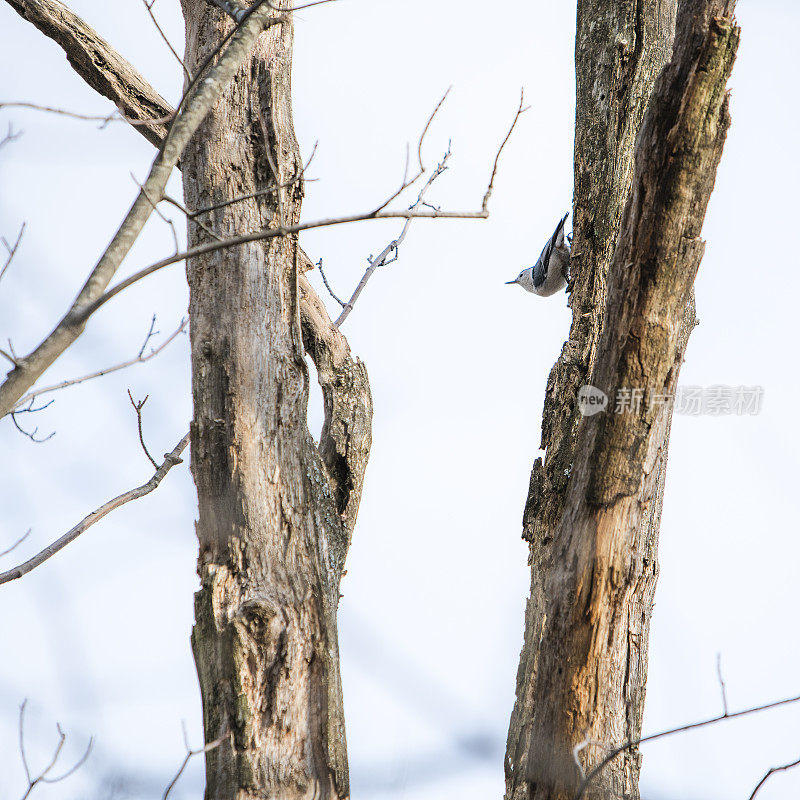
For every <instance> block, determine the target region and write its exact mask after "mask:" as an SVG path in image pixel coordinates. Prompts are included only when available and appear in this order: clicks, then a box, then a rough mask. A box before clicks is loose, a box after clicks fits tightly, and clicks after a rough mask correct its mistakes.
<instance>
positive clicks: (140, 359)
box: [14, 317, 189, 411]
mask: <svg viewBox="0 0 800 800" xmlns="http://www.w3.org/2000/svg"><path fill="white" fill-rule="evenodd" d="M153 322H155V317H153ZM188 323H189V320H188V319H186V318H184V319H181V322H180V325H178V327H177V328H176V330H174V331H173V332H172V333H171V334H170V335H169V336H168V337H167V338H166V339H164V341H163V342H161V344H160V345H158V347H154V348H152V349H151V350H150V352H149V353H147V354H146V355H145V352H144V351H145V349H146V348H147V344H148V342H149V341H150V339H151V338H152V337H153V336H155V335H156V334H155V333H153V328H152V325H151V327H150V331H149V332H148V334H147V338H146V339H145V341H144V344H143V345H142V346H141V348H140V349H139V352H138V354H137V355H136V356H134V357H133V358H131V359H129V360H128V361H123V362H122V363H121V364H115V365H114V366H112V367H105V368H103V369H100V370H97V371H96V372H90V373H89V374H88V375H81V377H80V378H70V379H69V380H66V381H61V382H60V383H55V384H53V385H52V386H44V387H43V388H41V389H36V390H35V391H33V392H29V393H28V394H26V395H25V396H24V397H21V398H20V399H19V401H18V402H17V404H16V406H15V407H14V410H15V411H16V409H18V408H20V407H21V406H23V405H25V403H28V402H30V401H31V400H33V399H34V398H36V397H39V396H40V395H43V394H49V393H50V392H57V391H60V390H61V389H66V388H67V387H68V386H76V385H77V384H79V383H84V382H85V381H91V380H94V379H95V378H102V377H103V376H104V375H110V374H111V373H112V372H118V371H119V370H121V369H127V368H128V367H132V366H134V365H135V364H144V363H145V362H147V361H149V360H150V359H151V358H155V357H156V356H157V355H158V354H159V353H160V352H161V351H162V350H164V348H165V347H167V345H169V344H171V343H172V342H173V341H175V339H176V338H177V337H178V336H179V335H180V334H181V333H183V332H184V331H185V330H186V326H187V324H188ZM37 410H38V409H37Z"/></svg>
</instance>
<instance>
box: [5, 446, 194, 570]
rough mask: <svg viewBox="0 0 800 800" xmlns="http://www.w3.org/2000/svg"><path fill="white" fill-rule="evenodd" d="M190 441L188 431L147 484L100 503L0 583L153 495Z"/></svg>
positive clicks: (41, 562)
mask: <svg viewBox="0 0 800 800" xmlns="http://www.w3.org/2000/svg"><path fill="white" fill-rule="evenodd" d="M188 444H189V434H188V433H187V434H186V436H184V437H183V439H181V440H180V441H179V442H178V444H176V445H175V447H174V448H173V450H172V452H170V453H165V454H164V463H163V464H162V465H161V466H160V467H159V468H158V469H157V470H156V471H155V474H154V475H153V477H152V478H150V480H149V481H147V483H144V484H142V485H141V486H137V487H136V488H135V489H131V490H130V491H127V492H125V494H121V495H119V497H115V498H114V499H113V500H109V501H108V502H107V503H105V504H104V505H102V506H100V508H98V509H97V510H96V511H93V512H92V513H91V514H89V515H88V516H86V517H84V518H83V519H82V520H81V521H80V522H79V523H78V524H77V525H76V526H75V527H74V528H72V529H70V530H69V531H67V532H66V533H65V534H64V535H63V536H62V537H60V538H59V539H56V541H55V542H53V543H52V544H50V545H48V546H47V547H45V549H44V550H42V551H41V552H40V553H38V554H37V555H35V556H34V557H33V558H31V559H28V561H26V562H25V563H24V564H20V565H19V566H18V567H14V569H10V570H8V571H7V572H3V573H2V574H0V584H3V583H9V582H10V581H14V580H16V579H17V578H21V577H22V576H23V575H27V574H28V573H29V572H30V571H31V570H34V569H36V567H38V566H41V565H42V564H44V562H45V561H47V560H48V559H50V558H52V557H53V556H54V555H55V554H56V553H57V552H58V551H59V550H62V549H63V548H64V547H66V546H67V545H68V544H69V543H70V542H73V541H75V539H77V538H78V537H79V536H80V535H81V534H82V533H83V532H84V531H86V530H88V529H89V528H90V527H91V526H92V525H94V524H95V523H96V522H99V521H100V520H101V519H102V518H103V517H105V516H106V514H109V513H110V512H111V511H114V509H116V508H119V507H120V506H122V505H125V503H130V502H131V500H138V499H139V498H140V497H144V496H145V495H146V494H150V492H152V491H153V490H155V489H156V488H158V485H159V484H160V483H161V481H162V480H164V476H165V475H166V474H167V473H168V472H169V471H170V470H171V469H172V468H173V467H174V466H175V465H176V464H181V463H182V461H183V460H182V459H181V457H180V456H181V453H182V452H183V451H184V450H185V449H186V446H187V445H188Z"/></svg>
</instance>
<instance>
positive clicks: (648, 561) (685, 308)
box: [506, 0, 738, 800]
mask: <svg viewBox="0 0 800 800" xmlns="http://www.w3.org/2000/svg"><path fill="white" fill-rule="evenodd" d="M675 5H676V4H675V3H674V2H670V1H669V0H663V1H662V2H657V1H656V0H646V1H645V2H630V3H616V2H612V0H582V1H581V2H579V4H578V35H577V39H576V68H577V75H578V81H577V83H578V100H577V108H578V113H577V119H576V140H575V141H576V144H575V222H574V224H575V237H574V242H573V263H572V272H573V275H575V285H574V290H573V293H572V298H571V304H572V307H573V325H572V330H571V332H570V338H569V340H568V342H567V343H566V344H565V346H564V350H563V351H562V355H561V357H560V359H559V361H558V363H557V364H556V365H555V367H554V368H553V371H552V372H551V375H550V379H549V381H548V387H547V397H546V401H545V412H544V420H543V442H542V446H543V447H545V448H546V449H547V456H546V460H545V462H544V464H543V463H542V461H541V460H540V459H537V461H536V463H535V464H534V468H533V473H532V475H531V486H530V491H529V496H528V501H527V503H526V508H525V517H524V529H525V533H524V535H525V538H526V539H527V540H528V541H529V542H530V547H531V554H530V557H531V596H530V599H529V601H528V606H527V610H526V620H525V640H524V645H523V650H522V655H521V660H520V667H519V672H518V676H517V702H516V704H515V707H514V712H513V715H512V719H511V725H510V729H509V737H508V747H507V753H506V785H507V792H506V796H507V798H509V800H520V799H521V798H542V799H544V798H547V799H548V800H551V799H554V798H559V799H560V798H573V797H574V796H575V792H576V789H577V787H578V785H579V783H580V772H579V768H578V766H577V764H576V762H575V760H574V756H573V750H574V748H576V747H578V746H579V745H582V744H583V745H584V746H583V747H582V748H579V751H580V761H581V765H582V767H583V768H588V767H591V766H592V765H594V764H596V763H597V762H598V760H600V759H601V758H602V756H603V755H604V751H603V749H602V747H598V744H600V745H605V746H613V745H617V744H620V743H621V742H624V741H626V740H631V741H635V740H637V739H638V738H639V736H640V730H641V720H642V712H643V705H644V690H645V681H646V673H647V638H648V634H649V623H650V615H651V609H652V598H653V593H654V590H655V582H656V574H657V563H656V546H657V537H658V529H659V523H660V515H661V502H662V498H663V486H664V475H665V467H666V456H667V447H668V442H669V429H670V421H671V409H670V408H667V407H666V406H664V405H657V406H656V407H652V406H651V405H650V404H649V403H648V398H649V397H650V392H654V393H656V394H658V395H660V396H663V395H667V394H669V393H670V392H672V391H674V388H675V386H676V385H677V378H678V372H679V369H680V364H681V361H682V358H683V352H684V349H685V347H686V343H687V341H688V337H689V334H690V332H691V330H692V328H693V327H694V324H695V321H694V304H693V301H692V283H693V280H694V275H695V274H696V271H697V267H698V265H699V262H700V258H701V256H702V243H701V241H700V239H699V233H700V229H701V226H702V221H703V217H704V215H705V208H706V204H707V202H708V198H709V196H710V193H711V190H712V188H713V183H714V178H715V175H716V167H717V164H718V162H719V159H720V157H721V153H722V146H723V143H724V139H725V134H726V131H727V127H728V113H727V100H726V96H725V84H726V81H727V79H728V77H729V75H730V70H731V68H732V65H733V60H734V58H735V52H736V45H737V43H738V28H736V27H735V26H734V25H733V24H732V21H731V19H730V17H731V16H732V9H733V3H732V2H726V0H682V2H681V5H680V11H679V14H678V24H677V35H676V39H675V48H674V52H673V60H672V63H671V64H670V66H669V67H668V68H667V69H666V70H664V72H663V74H662V76H661V78H660V79H659V81H658V83H657V84H656V85H655V89H654V91H653V95H652V99H651V101H650V106H649V111H648V115H647V117H646V118H645V121H644V124H643V126H642V132H641V134H640V136H639V139H638V143H637V145H636V168H635V173H634V170H633V154H634V141H635V137H636V133H637V131H638V129H639V124H640V122H641V120H642V116H643V114H644V110H645V108H646V107H647V103H648V97H649V96H650V92H651V88H652V87H653V85H654V81H655V79H656V76H657V75H658V73H659V71H660V69H661V67H662V66H663V64H664V63H665V62H666V59H667V54H668V51H669V50H670V47H671V42H672V31H673V21H674V20H675ZM715 16H719V17H720V18H721V21H719V22H716V21H715V20H714V17H715ZM631 178H632V179H633V180H632V181H631ZM631 185H632V186H633V191H632V193H631V192H630V189H631ZM629 194H630V197H629ZM626 200H627V201H628V202H627V205H626V204H625V203H626ZM623 208H625V216H624V220H623V224H622V230H621V232H620V219H621V215H622V211H623ZM586 383H591V384H592V385H594V386H597V387H599V388H601V389H603V390H605V391H606V392H607V393H608V394H609V396H610V397H611V398H612V402H613V397H614V392H615V391H616V390H617V389H620V388H637V389H641V390H642V392H643V397H644V401H643V402H642V404H641V407H640V408H639V409H634V410H632V412H631V413H626V414H615V413H614V409H613V407H612V408H610V409H609V410H608V411H607V412H606V413H605V414H601V415H598V416H597V417H590V418H588V419H583V418H582V417H581V416H580V414H579V412H578V409H577V394H578V389H579V388H580V387H581V386H582V385H583V384H586ZM639 768H640V756H639V753H638V751H637V750H636V748H633V749H631V750H630V751H627V752H626V753H625V754H624V755H622V756H620V757H619V758H617V759H616V760H615V761H614V762H612V763H611V764H609V765H608V767H607V768H606V769H605V770H604V772H603V773H602V775H601V776H600V779H599V780H598V782H597V783H596V784H594V785H593V786H592V787H590V789H589V793H590V796H592V797H598V798H601V797H602V798H606V797H615V798H622V797H626V798H637V797H638V778H639Z"/></svg>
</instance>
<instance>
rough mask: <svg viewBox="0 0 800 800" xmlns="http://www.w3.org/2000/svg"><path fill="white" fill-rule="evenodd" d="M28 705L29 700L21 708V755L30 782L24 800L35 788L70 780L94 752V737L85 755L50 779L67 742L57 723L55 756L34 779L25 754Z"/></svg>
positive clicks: (23, 796)
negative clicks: (44, 784) (26, 710)
mask: <svg viewBox="0 0 800 800" xmlns="http://www.w3.org/2000/svg"><path fill="white" fill-rule="evenodd" d="M27 705H28V701H27V700H23V701H22V705H21V706H20V707H19V753H20V757H21V758H22V766H23V768H24V769H25V777H26V779H27V781H28V788H27V789H26V790H25V794H24V795H22V800H26V798H27V797H28V796H29V795H30V793H31V792H32V791H33V790H34V788H35V787H36V786H37V785H38V784H40V783H59V782H61V781H63V780H65V779H66V778H69V777H70V775H74V774H75V772H77V771H78V770H79V769H80V768H81V767H82V766H83V765H84V764H85V763H86V759H88V758H89V754H90V753H91V752H92V745H93V744H94V737H90V738H89V744H88V745H87V747H86V751H85V752H84V754H83V755H82V756H81V757H80V758H79V759H78V761H76V762H75V764H73V765H72V766H71V767H70V768H69V769H68V770H67V771H66V772H64V773H63V774H61V775H58V776H57V777H54V778H51V777H49V773H50V771H51V770H52V769H53V768H54V767H55V766H56V764H57V763H58V759H59V757H60V756H61V751H62V750H63V748H64V745H65V744H66V741H67V734H66V733H64V731H62V730H61V725H60V723H56V731H57V732H58V743H57V744H56V746H55V749H54V751H53V755H52V757H51V759H50V762H49V763H48V765H47V766H46V767H45V768H44V769H43V770H42V771H41V772H40V773H39V774H38V776H37V777H35V778H33V777H32V776H31V769H30V766H29V765H28V756H27V754H26V753H25V708H26V707H27Z"/></svg>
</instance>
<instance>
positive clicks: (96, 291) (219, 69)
mask: <svg viewBox="0 0 800 800" xmlns="http://www.w3.org/2000/svg"><path fill="white" fill-rule="evenodd" d="M12 1H13V2H17V0H12ZM282 20H283V18H282V17H274V16H272V10H271V9H270V8H268V7H267V6H264V7H260V8H258V9H257V10H255V11H254V12H253V13H252V14H250V15H249V16H248V18H247V19H246V20H245V21H244V22H243V23H242V25H241V26H240V27H239V28H238V29H237V30H236V32H235V33H234V34H233V36H232V37H231V39H230V41H229V43H228V45H227V47H226V48H225V50H224V51H223V52H222V54H221V55H220V57H219V60H218V61H217V62H216V64H214V65H213V66H211V67H209V70H208V72H207V73H205V75H204V77H203V79H202V81H200V82H198V83H197V84H195V86H194V88H193V89H191V90H190V92H189V95H188V97H187V99H186V101H185V102H183V103H182V108H181V110H180V111H179V113H178V115H177V116H176V118H175V120H174V121H173V122H172V125H171V126H170V129H169V133H168V134H167V137H166V139H165V140H164V141H163V143H162V146H161V149H160V151H159V153H158V155H157V156H156V158H155V160H154V162H153V165H152V167H151V169H150V174H149V175H148V177H147V179H146V180H145V182H144V184H143V186H142V189H141V191H140V192H139V194H138V196H137V198H136V200H135V201H134V203H133V205H132V206H131V208H130V211H129V212H128V214H127V215H126V217H125V219H124V220H123V222H122V224H121V225H120V227H119V229H118V231H117V233H116V234H115V235H114V237H113V239H112V241H111V243H110V244H109V246H108V247H107V248H106V251H105V252H104V253H103V255H102V256H101V258H100V260H99V261H98V262H97V264H96V266H95V267H94V269H93V270H92V273H91V275H90V276H89V278H88V280H87V281H86V283H85V284H84V286H83V288H82V289H81V291H80V293H79V294H78V297H77V299H76V300H75V302H74V303H73V305H72V307H71V308H70V310H69V311H68V312H67V314H66V315H65V316H64V318H63V319H62V320H61V322H59V323H58V325H57V326H56V327H55V329H54V330H53V331H52V333H51V334H50V335H49V336H47V338H46V339H44V340H43V341H42V343H41V344H40V345H39V346H38V347H37V348H36V350H34V351H33V352H32V353H31V354H30V355H28V356H27V357H25V358H23V359H20V360H19V361H18V363H17V366H16V367H15V368H14V369H13V370H11V372H9V374H8V377H7V379H6V380H5V382H4V383H3V384H2V385H0V416H2V415H5V414H7V413H8V412H9V411H10V410H11V409H13V407H14V404H15V403H16V401H17V400H18V399H19V398H20V397H21V396H22V395H23V394H24V393H25V391H26V390H27V389H28V388H29V387H30V386H31V385H32V384H33V383H34V382H35V381H36V380H37V379H38V377H39V376H40V375H41V374H42V373H43V372H44V371H45V370H46V369H47V368H48V367H49V366H50V365H51V364H52V363H53V362H54V361H55V360H56V359H57V358H58V357H59V356H60V355H61V353H63V352H64V350H66V349H67V347H69V346H70V345H71V344H72V342H74V341H75V339H77V338H78V336H79V335H80V334H81V332H82V331H83V328H84V326H85V320H86V316H84V314H83V312H84V309H85V308H86V307H87V306H89V305H91V304H92V302H93V301H94V300H96V299H97V298H98V297H99V296H100V295H101V294H102V293H103V291H104V290H105V288H106V286H108V283H109V282H110V280H111V279H112V278H113V276H114V274H115V272H116V271H117V269H118V268H119V266H120V264H121V263H122V260H123V259H124V257H125V256H126V255H127V253H128V251H129V250H130V248H131V246H132V245H133V243H134V242H135V241H136V238H137V237H138V235H139V233H140V232H141V230H142V228H143V227H144V225H145V223H146V222H147V220H148V219H149V217H150V214H151V213H152V205H153V203H154V202H155V203H158V202H160V201H161V200H162V199H163V193H164V189H165V187H166V184H167V181H168V180H169V177H170V174H171V173H172V170H173V168H174V167H175V165H176V164H177V163H178V159H179V158H180V156H181V154H182V153H183V150H184V148H185V147H186V145H187V144H188V142H189V140H190V139H191V137H192V136H193V135H194V132H195V131H196V130H197V128H198V127H199V126H200V123H201V122H202V121H203V119H204V118H205V116H206V114H207V113H208V111H209V109H210V108H211V107H212V106H213V105H214V103H215V102H216V101H217V100H218V99H219V97H220V96H221V94H222V91H223V89H224V88H225V87H226V86H227V84H228V82H229V81H230V80H231V78H232V77H233V75H234V74H235V72H236V71H237V70H238V69H239V67H240V66H241V65H242V63H244V61H245V59H246V58H247V57H248V55H249V53H250V49H251V47H252V45H253V43H254V42H255V40H256V38H257V37H258V35H259V34H260V33H261V32H262V31H263V30H264V29H265V28H266V27H269V26H270V25H272V24H278V23H280V22H282Z"/></svg>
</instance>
